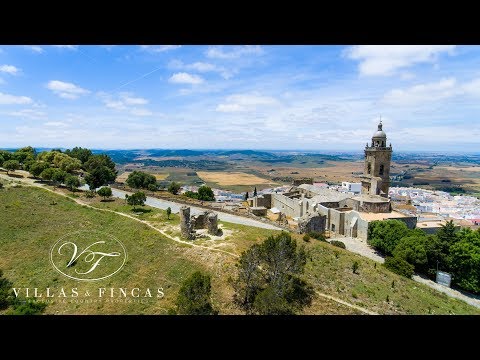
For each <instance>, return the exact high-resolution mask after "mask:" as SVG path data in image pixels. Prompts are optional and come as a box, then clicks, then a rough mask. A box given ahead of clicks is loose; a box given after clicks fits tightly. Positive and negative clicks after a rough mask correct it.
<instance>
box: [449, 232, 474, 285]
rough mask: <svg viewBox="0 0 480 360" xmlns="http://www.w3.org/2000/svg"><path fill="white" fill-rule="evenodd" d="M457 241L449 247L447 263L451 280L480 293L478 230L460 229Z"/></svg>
mask: <svg viewBox="0 0 480 360" xmlns="http://www.w3.org/2000/svg"><path fill="white" fill-rule="evenodd" d="M458 238H459V239H458V241H456V242H455V243H454V244H453V245H452V246H451V247H450V255H449V263H450V268H451V270H452V272H453V282H454V283H455V284H456V285H458V286H459V287H461V288H463V289H465V290H467V291H472V292H475V293H477V294H478V293H480V230H476V231H472V230H471V229H462V231H461V232H460V233H459V234H458Z"/></svg>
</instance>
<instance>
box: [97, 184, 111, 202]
mask: <svg viewBox="0 0 480 360" xmlns="http://www.w3.org/2000/svg"><path fill="white" fill-rule="evenodd" d="M97 194H98V195H100V196H102V197H103V200H107V198H109V197H111V196H112V189H111V188H109V187H108V186H104V187H101V188H100V189H98V191H97Z"/></svg>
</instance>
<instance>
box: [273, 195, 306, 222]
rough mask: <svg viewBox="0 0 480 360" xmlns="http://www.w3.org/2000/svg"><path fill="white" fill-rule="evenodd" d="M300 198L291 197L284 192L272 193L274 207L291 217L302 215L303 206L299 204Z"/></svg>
mask: <svg viewBox="0 0 480 360" xmlns="http://www.w3.org/2000/svg"><path fill="white" fill-rule="evenodd" d="M300 201H301V200H300V199H290V198H288V197H286V196H285V195H282V194H272V207H276V208H277V209H278V210H280V211H281V212H283V213H284V214H286V215H287V216H290V217H299V216H302V215H303V213H302V206H301V204H299V202H300Z"/></svg>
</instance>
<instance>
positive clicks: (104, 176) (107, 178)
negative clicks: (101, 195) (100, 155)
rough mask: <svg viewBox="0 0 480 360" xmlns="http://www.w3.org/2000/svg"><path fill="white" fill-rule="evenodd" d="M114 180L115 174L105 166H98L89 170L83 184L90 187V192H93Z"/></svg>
mask: <svg viewBox="0 0 480 360" xmlns="http://www.w3.org/2000/svg"><path fill="white" fill-rule="evenodd" d="M89 161H90V160H89ZM115 178H116V173H115V172H114V171H113V170H112V169H110V168H109V167H107V166H104V165H100V166H99V167H97V168H94V169H93V170H92V169H91V170H90V172H89V173H88V174H87V175H86V176H85V182H86V183H87V184H88V186H89V187H90V190H93V191H94V190H95V189H96V188H99V187H100V186H103V185H107V184H108V183H110V182H112V181H114V180H115Z"/></svg>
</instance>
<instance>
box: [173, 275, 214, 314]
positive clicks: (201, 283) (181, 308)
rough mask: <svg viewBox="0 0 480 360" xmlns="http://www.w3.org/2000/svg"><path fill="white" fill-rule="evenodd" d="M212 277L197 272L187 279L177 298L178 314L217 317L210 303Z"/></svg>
mask: <svg viewBox="0 0 480 360" xmlns="http://www.w3.org/2000/svg"><path fill="white" fill-rule="evenodd" d="M211 288H212V287H211V280H210V275H208V274H205V275H204V274H202V273H201V272H199V271H197V272H194V273H193V274H192V275H191V276H190V277H189V278H187V279H186V280H185V281H184V282H183V284H182V287H181V288H180V291H179V292H178V296H177V301H176V305H177V313H178V314H180V315H215V314H217V311H215V310H214V309H213V307H212V303H211V301H210V297H211Z"/></svg>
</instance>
